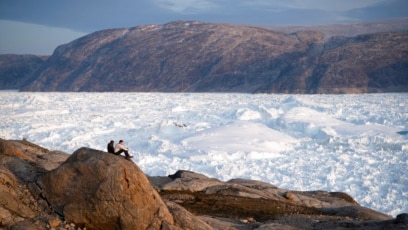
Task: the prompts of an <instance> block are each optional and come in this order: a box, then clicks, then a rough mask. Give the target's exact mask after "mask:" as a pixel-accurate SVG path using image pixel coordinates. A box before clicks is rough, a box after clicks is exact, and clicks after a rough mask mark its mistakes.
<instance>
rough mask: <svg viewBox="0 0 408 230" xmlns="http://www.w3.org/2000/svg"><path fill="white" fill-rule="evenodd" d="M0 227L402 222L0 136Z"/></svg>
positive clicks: (260, 187)
mask: <svg viewBox="0 0 408 230" xmlns="http://www.w3.org/2000/svg"><path fill="white" fill-rule="evenodd" d="M0 162H1V165H0V229H170V230H172V229H349V228H350V229H353V228H354V229H357V228H358V229H407V228H408V214H400V215H398V216H397V218H393V217H391V216H388V215H385V214H383V213H379V212H377V211H375V210H371V209H368V208H365V207H362V206H360V205H359V204H358V203H357V202H356V201H354V199H353V198H352V197H350V196H349V195H347V194H345V193H342V192H325V191H309V192H301V191H289V190H285V189H281V188H278V187H276V186H274V185H271V184H268V183H265V182H261V181H254V180H247V179H233V180H230V181H227V182H223V181H219V180H217V179H214V178H209V177H206V176H204V175H201V174H199V173H195V172H190V171H183V170H180V171H177V172H176V173H175V174H173V175H169V176H163V177H149V176H146V175H145V174H144V173H143V172H142V171H141V170H140V169H139V168H138V166H137V165H136V164H135V163H134V162H132V161H128V160H126V159H124V158H123V157H120V156H115V155H112V154H109V153H106V152H104V151H99V150H94V149H89V148H80V149H78V150H76V151H75V152H74V153H73V154H67V153H64V152H60V151H50V150H47V149H45V148H42V147H40V146H38V145H35V144H33V143H30V142H28V141H26V140H3V139H0Z"/></svg>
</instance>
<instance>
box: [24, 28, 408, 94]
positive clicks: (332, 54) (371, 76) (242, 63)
mask: <svg viewBox="0 0 408 230" xmlns="http://www.w3.org/2000/svg"><path fill="white" fill-rule="evenodd" d="M31 79H32V80H33V81H32V82H31V83H29V84H27V85H26V86H25V87H22V90H25V91H123V92H134V91H137V92H245V93H367V92H408V32H404V31H402V32H401V31H400V32H381V33H370V34H363V35H358V36H354V37H345V36H328V35H327V34H325V33H324V32H314V31H303V32H302V31H299V32H294V33H289V34H288V33H283V32H276V31H272V30H271V29H265V28H259V27H249V26H233V25H226V24H214V23H202V22H187V21H177V22H171V23H168V24H164V25H147V26H139V27H134V28H128V29H111V30H104V31H99V32H95V33H92V34H90V35H88V36H85V37H82V38H80V39H77V40H74V41H72V42H71V43H68V44H65V45H62V46H60V47H58V48H57V49H56V50H55V52H54V54H53V55H52V56H51V57H50V58H49V59H48V60H47V61H46V63H45V64H44V65H43V66H42V69H41V71H37V72H36V73H35V74H34V75H33V78H31Z"/></svg>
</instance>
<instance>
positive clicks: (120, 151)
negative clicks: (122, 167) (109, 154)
mask: <svg viewBox="0 0 408 230" xmlns="http://www.w3.org/2000/svg"><path fill="white" fill-rule="evenodd" d="M124 151H125V150H123V149H121V150H119V151H117V152H116V153H115V155H120V154H121V153H123V152H124Z"/></svg>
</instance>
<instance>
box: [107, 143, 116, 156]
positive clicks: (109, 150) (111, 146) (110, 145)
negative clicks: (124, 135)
mask: <svg viewBox="0 0 408 230" xmlns="http://www.w3.org/2000/svg"><path fill="white" fill-rule="evenodd" d="M113 144H114V142H112V141H111V142H109V143H108V146H107V148H108V153H113V154H114V153H115V147H114V146H113Z"/></svg>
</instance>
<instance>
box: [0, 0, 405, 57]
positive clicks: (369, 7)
mask: <svg viewBox="0 0 408 230" xmlns="http://www.w3.org/2000/svg"><path fill="white" fill-rule="evenodd" d="M401 17H408V0H118V1H113V0H35V1H34V0H0V31H1V32H0V54H4V53H16V54H25V53H28V54H45V55H49V54H52V52H53V50H54V49H55V48H56V47H57V46H58V45H61V44H64V43H67V42H70V41H72V40H74V39H76V38H78V37H81V36H83V35H86V34H88V33H91V32H94V31H98V30H103V29H108V28H120V27H134V26H138V25H144V24H163V23H167V22H170V21H175V20H199V21H204V22H222V23H231V24H249V25H278V26H279V25H316V24H334V23H353V22H364V21H374V20H383V19H391V18H401Z"/></svg>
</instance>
